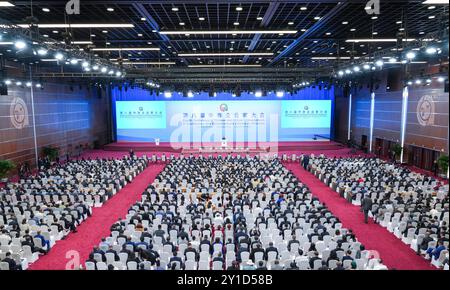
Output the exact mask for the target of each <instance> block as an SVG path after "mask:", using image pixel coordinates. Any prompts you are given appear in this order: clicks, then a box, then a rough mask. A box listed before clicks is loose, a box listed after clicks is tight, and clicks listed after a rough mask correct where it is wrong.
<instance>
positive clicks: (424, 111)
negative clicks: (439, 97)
mask: <svg viewBox="0 0 450 290" xmlns="http://www.w3.org/2000/svg"><path fill="white" fill-rule="evenodd" d="M435 113H436V105H435V103H434V100H433V97H432V96H428V95H426V96H423V97H422V98H420V100H419V103H418V104H417V120H418V121H419V124H420V125H422V126H430V125H434V115H435Z"/></svg>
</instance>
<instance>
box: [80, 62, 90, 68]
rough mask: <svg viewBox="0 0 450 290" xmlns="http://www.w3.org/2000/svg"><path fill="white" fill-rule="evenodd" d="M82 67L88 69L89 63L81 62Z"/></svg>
mask: <svg viewBox="0 0 450 290" xmlns="http://www.w3.org/2000/svg"><path fill="white" fill-rule="evenodd" d="M81 66H82V67H88V66H89V62H87V61H83V63H82V64H81Z"/></svg>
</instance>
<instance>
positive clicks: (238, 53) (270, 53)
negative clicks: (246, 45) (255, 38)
mask: <svg viewBox="0 0 450 290" xmlns="http://www.w3.org/2000/svg"><path fill="white" fill-rule="evenodd" d="M247 55H248V56H273V53H272V52H211V53H201V52H200V53H179V54H178V56H180V57H199V56H247Z"/></svg>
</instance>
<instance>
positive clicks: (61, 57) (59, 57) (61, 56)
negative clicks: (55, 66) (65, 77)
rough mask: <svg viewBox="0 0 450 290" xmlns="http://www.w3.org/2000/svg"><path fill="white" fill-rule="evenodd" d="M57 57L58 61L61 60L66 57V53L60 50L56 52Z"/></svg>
mask: <svg viewBox="0 0 450 290" xmlns="http://www.w3.org/2000/svg"><path fill="white" fill-rule="evenodd" d="M55 59H56V60H57V61H61V60H63V59H64V55H63V54H62V53H60V52H58V53H56V54H55Z"/></svg>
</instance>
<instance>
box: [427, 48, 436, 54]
mask: <svg viewBox="0 0 450 290" xmlns="http://www.w3.org/2000/svg"><path fill="white" fill-rule="evenodd" d="M425 52H426V53H427V54H436V53H437V49H436V48H435V47H432V46H431V47H427V49H426V50H425Z"/></svg>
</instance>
